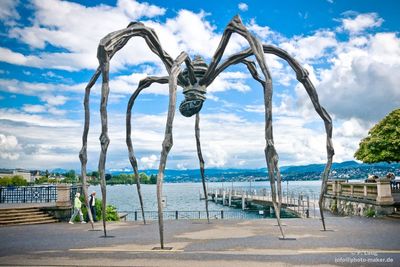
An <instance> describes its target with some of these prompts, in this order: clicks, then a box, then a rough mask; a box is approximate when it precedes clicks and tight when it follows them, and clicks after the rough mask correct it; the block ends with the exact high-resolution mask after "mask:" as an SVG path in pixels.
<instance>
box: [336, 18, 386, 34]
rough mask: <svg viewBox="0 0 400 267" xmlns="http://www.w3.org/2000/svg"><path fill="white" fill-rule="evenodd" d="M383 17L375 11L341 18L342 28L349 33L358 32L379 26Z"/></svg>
mask: <svg viewBox="0 0 400 267" xmlns="http://www.w3.org/2000/svg"><path fill="white" fill-rule="evenodd" d="M383 21H384V20H383V19H382V18H380V17H379V16H378V14H377V13H364V14H358V15H357V16H356V17H349V18H344V19H342V28H341V29H343V30H346V31H348V32H350V34H358V33H361V32H363V31H364V30H366V29H369V28H375V27H379V26H381V25H382V23H383Z"/></svg>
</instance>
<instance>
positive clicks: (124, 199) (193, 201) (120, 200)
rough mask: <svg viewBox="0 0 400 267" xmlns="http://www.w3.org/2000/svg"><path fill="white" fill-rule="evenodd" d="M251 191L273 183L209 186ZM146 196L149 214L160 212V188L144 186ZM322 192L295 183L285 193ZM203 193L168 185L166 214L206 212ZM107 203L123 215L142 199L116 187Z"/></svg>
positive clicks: (197, 186)
mask: <svg viewBox="0 0 400 267" xmlns="http://www.w3.org/2000/svg"><path fill="white" fill-rule="evenodd" d="M221 187H224V188H245V189H246V188H247V189H249V190H254V189H255V190H257V191H258V190H262V189H266V190H267V192H269V191H270V187H269V182H252V183H249V182H233V183H231V182H224V183H208V190H209V191H211V190H215V189H217V188H221ZM141 188H142V195H143V202H144V208H145V210H147V211H156V210H157V197H156V185H142V187H141ZM320 188H321V181H291V182H289V183H288V184H287V183H286V182H284V183H282V191H283V193H284V194H286V191H287V189H289V194H290V193H292V192H293V193H295V194H297V193H304V194H307V195H309V196H310V197H311V198H312V197H313V195H314V196H315V197H318V194H319V192H320ZM89 190H91V191H96V192H97V196H98V197H99V198H100V197H101V190H100V186H91V187H90V189H89ZM200 193H202V184H201V183H166V184H164V185H163V195H164V196H165V197H166V199H167V206H166V208H165V209H164V210H170V211H175V210H179V211H204V210H205V204H204V201H200ZM107 202H108V204H111V205H114V206H116V207H117V209H118V210H119V211H135V210H140V204H139V198H138V195H137V190H136V185H114V186H107ZM209 210H226V211H231V210H232V208H229V207H227V206H222V205H217V204H215V203H214V202H211V201H209Z"/></svg>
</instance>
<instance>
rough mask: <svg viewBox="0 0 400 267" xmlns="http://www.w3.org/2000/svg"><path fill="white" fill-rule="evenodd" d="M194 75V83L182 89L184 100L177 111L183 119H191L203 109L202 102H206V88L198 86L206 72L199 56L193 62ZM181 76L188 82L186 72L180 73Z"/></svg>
mask: <svg viewBox="0 0 400 267" xmlns="http://www.w3.org/2000/svg"><path fill="white" fill-rule="evenodd" d="M193 68H194V75H195V77H196V83H195V84H190V83H189V85H188V86H186V87H184V88H183V94H184V95H185V99H184V100H183V101H182V103H181V104H180V106H179V111H180V112H181V114H182V115H183V116H185V117H191V116H193V115H194V114H197V113H198V112H199V111H200V110H201V108H202V107H203V102H204V100H206V93H207V87H206V86H205V85H199V83H198V82H199V81H200V80H201V79H202V78H203V76H204V74H205V73H206V71H207V68H208V67H207V64H206V63H205V62H204V60H203V59H202V58H201V57H200V56H196V57H195V59H194V60H193ZM182 76H183V77H185V79H186V80H189V77H188V70H187V69H185V70H183V71H182Z"/></svg>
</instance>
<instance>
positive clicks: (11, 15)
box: [0, 0, 20, 25]
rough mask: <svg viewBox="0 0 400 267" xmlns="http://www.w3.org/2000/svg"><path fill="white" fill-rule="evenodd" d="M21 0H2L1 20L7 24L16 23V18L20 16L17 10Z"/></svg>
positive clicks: (0, 4)
mask: <svg viewBox="0 0 400 267" xmlns="http://www.w3.org/2000/svg"><path fill="white" fill-rule="evenodd" d="M18 5H19V0H2V1H0V21H3V22H4V23H5V24H6V25H14V24H15V20H18V19H19V18H20V16H19V13H18V11H17V6H18Z"/></svg>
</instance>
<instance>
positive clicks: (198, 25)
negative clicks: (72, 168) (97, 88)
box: [0, 0, 246, 71]
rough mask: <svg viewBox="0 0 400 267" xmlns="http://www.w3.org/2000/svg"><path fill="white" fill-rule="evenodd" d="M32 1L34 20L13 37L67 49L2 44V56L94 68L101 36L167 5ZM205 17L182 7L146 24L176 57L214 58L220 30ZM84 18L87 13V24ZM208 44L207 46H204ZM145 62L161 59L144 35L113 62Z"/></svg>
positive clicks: (238, 42)
mask: <svg viewBox="0 0 400 267" xmlns="http://www.w3.org/2000/svg"><path fill="white" fill-rule="evenodd" d="M33 6H34V8H35V15H34V18H33V25H32V26H26V27H13V28H12V29H11V30H10V31H9V36H10V37H12V38H17V39H19V40H20V41H21V42H24V43H26V44H28V45H29V46H30V47H32V48H35V49H38V50H43V49H45V48H46V45H47V44H50V45H52V46H55V47H59V48H63V49H65V50H67V51H68V52H57V53H51V52H37V53H35V55H24V54H22V53H19V52H15V51H12V50H10V49H9V48H0V52H1V53H0V54H1V57H0V60H1V61H5V62H8V63H11V64H16V65H23V66H31V67H38V68H50V69H63V70H68V71H77V70H80V69H95V68H96V67H97V64H98V63H97V59H96V51H97V45H98V42H99V40H100V39H101V38H103V37H104V36H105V35H106V34H108V33H110V32H113V31H115V30H119V29H121V28H124V27H126V26H127V25H128V23H129V22H130V21H133V20H137V19H140V18H143V17H148V18H152V17H154V16H157V15H162V14H164V12H165V10H164V9H163V8H159V7H156V6H150V5H149V4H147V3H138V2H136V1H130V0H124V1H118V2H117V6H116V7H111V6H106V5H98V6H94V7H85V6H83V5H80V4H77V3H72V2H64V1H59V0H48V1H36V0H35V1H33ZM205 17H206V13H204V12H200V13H198V14H196V13H193V12H191V11H188V10H180V11H179V12H178V14H177V16H176V17H175V18H170V19H167V21H166V23H165V24H160V23H158V22H153V21H150V20H148V21H144V23H145V24H146V25H147V26H149V27H152V28H154V29H155V31H156V33H157V34H158V35H159V39H160V41H161V44H162V45H163V48H164V49H165V50H166V51H167V52H169V53H170V54H171V56H172V57H176V56H177V55H178V54H179V53H180V52H181V51H186V52H189V53H196V54H200V55H203V56H205V57H208V58H210V57H211V56H212V55H213V53H214V50H215V49H216V48H217V46H218V44H219V41H220V35H219V34H216V33H215V32H214V30H215V28H214V27H213V26H212V25H211V24H210V23H209V22H208V21H206V20H205ZM81 18H85V25H84V27H82V22H81ZM204 43H207V44H208V46H204V45H203V44H204ZM245 43H246V42H245V41H244V40H242V38H239V37H237V36H236V37H235V36H234V37H233V38H232V40H231V42H230V43H229V45H228V47H227V53H232V52H235V51H238V50H239V49H240V48H241V47H242V46H243V45H244V44H245ZM210 47H211V49H210ZM144 62H152V63H157V64H159V63H160V62H161V61H160V59H159V58H158V57H157V56H156V55H154V54H153V53H151V51H150V50H149V48H148V47H147V44H146V43H145V41H144V40H142V39H141V38H135V41H130V42H129V43H128V44H127V45H126V47H125V48H124V49H122V50H121V51H119V52H118V53H117V54H116V56H115V57H114V59H113V61H112V63H111V71H115V70H119V69H121V68H125V67H126V66H128V65H137V64H141V63H144Z"/></svg>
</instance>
